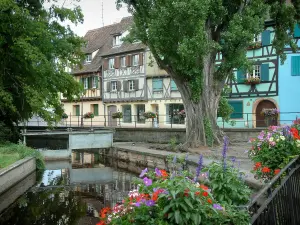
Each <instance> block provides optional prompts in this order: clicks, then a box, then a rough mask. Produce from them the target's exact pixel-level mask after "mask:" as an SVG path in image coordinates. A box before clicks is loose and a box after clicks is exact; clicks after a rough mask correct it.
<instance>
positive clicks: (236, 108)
mask: <svg viewBox="0 0 300 225" xmlns="http://www.w3.org/2000/svg"><path fill="white" fill-rule="evenodd" d="M228 103H229V105H231V106H232V108H233V113H232V114H231V115H230V118H231V119H243V101H228Z"/></svg>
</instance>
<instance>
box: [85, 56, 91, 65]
mask: <svg viewBox="0 0 300 225" xmlns="http://www.w3.org/2000/svg"><path fill="white" fill-rule="evenodd" d="M85 62H86V63H90V62H92V54H87V55H86V56H85Z"/></svg>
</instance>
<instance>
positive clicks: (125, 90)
mask: <svg viewBox="0 0 300 225" xmlns="http://www.w3.org/2000/svg"><path fill="white" fill-rule="evenodd" d="M123 91H124V92H128V81H127V80H124V81H123Z"/></svg>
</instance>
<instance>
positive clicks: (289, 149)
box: [248, 126, 300, 180]
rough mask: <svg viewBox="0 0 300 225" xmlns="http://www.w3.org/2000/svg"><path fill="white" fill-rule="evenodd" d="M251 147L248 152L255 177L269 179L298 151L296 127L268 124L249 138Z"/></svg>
mask: <svg viewBox="0 0 300 225" xmlns="http://www.w3.org/2000/svg"><path fill="white" fill-rule="evenodd" d="M250 143H252V148H251V150H250V151H249V152H248V154H249V157H250V158H251V159H252V161H253V162H254V167H253V172H254V173H255V174H256V176H255V177H256V178H259V179H263V180H270V179H271V178H272V177H274V176H275V175H276V174H278V173H280V170H281V169H282V168H284V167H285V166H286V165H287V164H288V162H289V161H290V160H291V159H292V158H293V157H295V156H296V155H299V153H300V137H299V131H298V130H297V129H296V128H293V127H292V128H291V127H288V126H284V127H279V126H270V127H269V128H268V129H267V130H263V131H261V132H260V134H259V135H258V137H257V138H252V139H250Z"/></svg>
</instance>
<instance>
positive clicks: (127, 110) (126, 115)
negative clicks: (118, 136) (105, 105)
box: [122, 105, 131, 123]
mask: <svg viewBox="0 0 300 225" xmlns="http://www.w3.org/2000/svg"><path fill="white" fill-rule="evenodd" d="M122 109H123V123H131V105H123V106H122Z"/></svg>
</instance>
